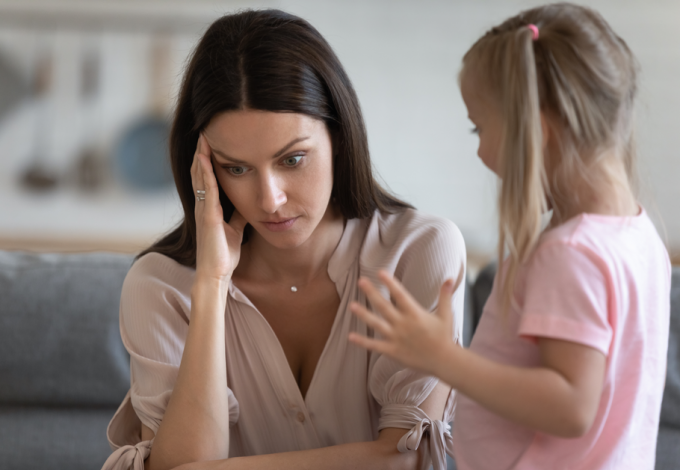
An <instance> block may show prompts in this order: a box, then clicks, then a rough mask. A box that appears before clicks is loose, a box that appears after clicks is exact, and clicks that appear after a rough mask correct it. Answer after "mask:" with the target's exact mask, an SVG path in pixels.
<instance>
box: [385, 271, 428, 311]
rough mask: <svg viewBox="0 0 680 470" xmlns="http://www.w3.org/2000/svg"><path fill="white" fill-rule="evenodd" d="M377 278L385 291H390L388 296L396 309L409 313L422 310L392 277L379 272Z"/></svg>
mask: <svg viewBox="0 0 680 470" xmlns="http://www.w3.org/2000/svg"><path fill="white" fill-rule="evenodd" d="M378 277H379V278H380V280H381V281H382V283H383V284H385V286H387V289H389V291H390V295H391V296H392V298H393V299H394V302H395V304H396V305H397V308H399V310H400V311H402V312H411V311H418V310H419V309H420V310H422V307H421V306H420V304H418V302H416V300H415V299H414V298H413V297H412V296H411V294H409V292H408V291H407V290H406V288H405V287H404V286H403V285H402V283H401V282H399V281H397V280H396V279H395V278H394V276H391V275H390V274H388V273H387V272H386V271H380V272H379V273H378Z"/></svg>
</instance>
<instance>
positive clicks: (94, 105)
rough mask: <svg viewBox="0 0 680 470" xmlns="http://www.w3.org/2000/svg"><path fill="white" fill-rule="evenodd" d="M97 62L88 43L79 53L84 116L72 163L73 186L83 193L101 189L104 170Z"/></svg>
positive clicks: (93, 48)
mask: <svg viewBox="0 0 680 470" xmlns="http://www.w3.org/2000/svg"><path fill="white" fill-rule="evenodd" d="M100 69H101V59H100V53H99V50H98V49H97V48H96V46H93V45H92V44H88V45H87V46H86V47H85V48H84V49H83V51H82V52H81V61H80V98H81V101H82V109H83V112H84V113H85V119H84V120H83V129H82V132H83V136H82V142H83V147H82V150H81V152H80V155H79V156H78V158H77V159H76V163H75V176H76V184H77V186H78V187H79V188H80V189H82V190H85V191H96V190H98V189H101V187H102V185H103V184H104V180H105V179H106V172H107V169H108V165H107V162H106V160H105V158H103V156H102V155H101V153H100V152H98V151H97V144H98V141H99V127H100V123H99V108H98V104H99V101H98V97H99V93H100V73H101V71H100Z"/></svg>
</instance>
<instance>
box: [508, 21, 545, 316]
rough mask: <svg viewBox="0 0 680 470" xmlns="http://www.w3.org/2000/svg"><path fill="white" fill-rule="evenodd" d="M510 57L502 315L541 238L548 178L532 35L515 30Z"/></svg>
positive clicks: (510, 42)
mask: <svg viewBox="0 0 680 470" xmlns="http://www.w3.org/2000/svg"><path fill="white" fill-rule="evenodd" d="M504 47H505V51H504V55H505V56H506V57H507V58H508V60H505V61H504V63H503V70H502V71H501V74H502V76H503V77H504V80H503V84H504V89H503V90H502V93H503V96H504V97H507V98H506V99H504V100H503V109H502V113H503V121H504V131H503V140H502V143H501V155H500V163H501V165H500V175H501V177H502V182H501V188H500V191H499V198H498V210H499V227H498V228H499V236H500V239H499V244H498V259H499V260H502V259H504V251H505V248H506V247H507V249H508V252H509V257H508V259H507V261H506V262H505V263H507V265H506V266H505V267H504V268H505V269H506V276H505V282H504V283H503V286H502V291H501V292H502V296H501V298H502V305H503V310H507V308H508V307H509V305H510V304H511V301H512V291H513V287H514V284H515V277H516V275H517V270H518V268H519V266H520V264H521V263H523V262H525V261H526V259H527V257H528V256H529V254H530V253H531V251H532V250H533V248H534V246H535V245H536V242H537V241H538V237H539V236H540V233H541V216H542V214H543V213H544V212H545V211H546V188H547V185H546V184H545V183H546V178H545V169H544V165H543V152H542V146H543V130H542V125H541V109H540V100H539V93H538V84H537V77H536V61H535V59H534V39H533V32H532V30H531V29H529V28H528V27H522V28H519V29H518V30H517V31H515V32H514V34H511V35H510V38H509V40H508V41H507V42H506V43H505V44H504Z"/></svg>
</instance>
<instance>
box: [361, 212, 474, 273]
mask: <svg viewBox="0 0 680 470" xmlns="http://www.w3.org/2000/svg"><path fill="white" fill-rule="evenodd" d="M465 259H466V254H465V241H464V240H463V236H462V235H461V233H460V230H458V227H457V226H456V224H454V223H453V222H451V221H450V220H447V219H445V218H443V217H437V216H435V215H430V214H426V213H424V212H420V211H417V210H414V209H406V210H403V211H400V212H396V213H392V214H386V213H381V212H378V211H376V213H375V214H374V215H373V217H372V218H371V219H370V221H368V227H367V230H366V235H365V238H364V241H363V246H362V249H361V255H360V260H361V265H362V268H363V269H364V272H366V273H371V272H373V271H377V270H379V269H387V270H388V271H391V272H393V273H395V275H399V274H400V272H401V271H403V270H405V269H408V270H410V271H414V270H415V271H418V272H425V271H427V272H430V271H432V270H433V269H434V270H436V271H442V272H447V273H448V272H449V271H451V272H453V271H455V272H456V273H457V272H458V269H459V268H460V266H461V265H462V266H464V265H465ZM440 268H441V269H440Z"/></svg>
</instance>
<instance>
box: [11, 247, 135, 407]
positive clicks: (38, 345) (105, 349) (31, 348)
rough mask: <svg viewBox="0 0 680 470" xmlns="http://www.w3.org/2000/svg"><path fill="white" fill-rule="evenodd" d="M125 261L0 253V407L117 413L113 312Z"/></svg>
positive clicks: (121, 379) (120, 358)
mask: <svg viewBox="0 0 680 470" xmlns="http://www.w3.org/2000/svg"><path fill="white" fill-rule="evenodd" d="M131 263H132V256H129V255H118V254H107V253H90V254H28V253H20V252H1V251H0V299H2V301H1V302H0V377H2V380H0V402H2V403H3V404H34V405H88V406H117V405H118V404H119V403H120V402H121V400H122V399H123V397H124V396H125V393H126V391H127V389H128V388H129V384H130V379H129V356H128V354H127V352H126V351H125V348H124V347H123V345H122V342H121V340H120V332H119V326H118V308H119V302H120V293H121V288H122V285H123V279H124V278H125V275H126V273H127V271H128V269H129V268H130V265H131Z"/></svg>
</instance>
